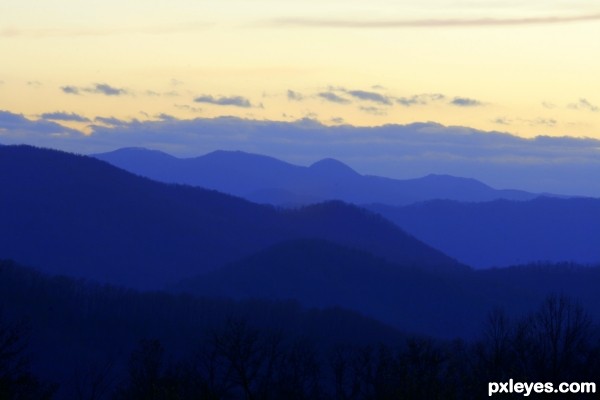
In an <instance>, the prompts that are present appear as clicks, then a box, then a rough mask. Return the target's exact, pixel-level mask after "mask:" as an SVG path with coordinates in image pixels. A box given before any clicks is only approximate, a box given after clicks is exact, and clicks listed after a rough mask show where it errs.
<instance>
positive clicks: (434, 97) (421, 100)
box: [395, 93, 446, 107]
mask: <svg viewBox="0 0 600 400" xmlns="http://www.w3.org/2000/svg"><path fill="white" fill-rule="evenodd" d="M445 98H446V96H444V95H443V94H440V93H426V94H417V95H414V96H411V97H397V98H396V99H395V100H396V103H398V104H400V105H401V106H404V107H411V106H415V105H420V106H424V105H427V104H429V103H431V102H435V101H441V100H444V99H445Z"/></svg>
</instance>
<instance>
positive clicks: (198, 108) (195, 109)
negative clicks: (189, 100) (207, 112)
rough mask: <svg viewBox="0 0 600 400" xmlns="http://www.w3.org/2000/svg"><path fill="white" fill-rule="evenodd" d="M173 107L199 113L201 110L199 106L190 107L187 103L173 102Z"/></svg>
mask: <svg viewBox="0 0 600 400" xmlns="http://www.w3.org/2000/svg"><path fill="white" fill-rule="evenodd" d="M174 106H175V108H178V109H180V110H186V111H191V112H193V113H201V112H202V108H200V107H192V106H190V105H188V104H174Z"/></svg>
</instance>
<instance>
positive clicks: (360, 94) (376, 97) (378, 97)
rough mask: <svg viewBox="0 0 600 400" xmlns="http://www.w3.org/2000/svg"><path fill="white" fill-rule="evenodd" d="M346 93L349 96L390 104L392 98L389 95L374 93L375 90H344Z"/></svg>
mask: <svg viewBox="0 0 600 400" xmlns="http://www.w3.org/2000/svg"><path fill="white" fill-rule="evenodd" d="M346 93H348V94H349V95H350V96H352V97H355V98H357V99H359V100H366V101H372V102H374V103H379V104H385V105H391V104H392V100H391V99H390V98H389V97H387V96H384V95H382V94H379V93H375V92H368V91H365V90H348V91H346Z"/></svg>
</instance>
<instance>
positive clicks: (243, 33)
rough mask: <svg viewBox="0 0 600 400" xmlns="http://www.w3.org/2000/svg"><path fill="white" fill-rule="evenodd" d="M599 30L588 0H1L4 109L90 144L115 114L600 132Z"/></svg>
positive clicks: (30, 137)
mask: <svg viewBox="0 0 600 400" xmlns="http://www.w3.org/2000/svg"><path fill="white" fill-rule="evenodd" d="M598 37H600V3H597V2H592V1H580V0H571V1H563V0H544V1H539V0H531V1H529V2H523V1H514V0H503V1H497V0H405V1H401V2H400V1H391V0H371V1H368V2H366V1H363V0H361V1H359V0H319V1H316V0H305V1H289V0H253V1H248V0H221V1H219V2H208V1H199V0H170V1H168V2H167V1H163V0H144V1H141V0H128V1H126V2H125V1H116V0H103V1H96V0H90V1H86V2H82V1H79V0H44V1H40V0H19V1H15V0H12V1H11V0H5V1H2V2H1V3H0V54H2V55H3V56H2V61H1V63H0V110H2V111H4V112H5V113H7V114H5V116H8V115H13V116H15V118H16V117H19V118H23V119H24V120H23V121H26V122H27V123H30V122H31V123H34V122H35V123H37V126H38V128H39V127H40V126H42V125H44V124H45V125H44V126H46V127H48V126H50V124H56V126H55V128H57V129H53V130H52V132H50V133H49V134H51V135H53V137H54V138H55V139H56V138H59V137H61V136H68V135H73V134H74V132H80V133H81V134H82V135H83V136H84V137H85V138H88V139H90V140H89V141H88V142H85V141H79V143H81V147H80V150H81V151H86V149H89V150H91V151H93V150H94V148H93V147H91V146H89V145H90V144H91V143H94V141H93V139H94V138H93V136H94V134H95V133H97V132H99V131H100V130H102V129H104V128H106V129H113V128H115V126H116V125H115V124H114V123H113V124H111V121H112V122H116V121H119V122H120V123H121V125H122V123H129V124H131V123H134V125H135V124H137V125H135V126H140V127H141V126H145V125H144V124H152V123H156V122H161V121H166V120H169V121H171V122H173V121H179V122H181V123H182V125H176V124H175V125H174V131H173V135H174V136H175V135H182V134H185V132H184V133H182V132H181V129H180V128H181V127H182V126H185V124H186V123H187V122H188V121H193V120H199V119H201V120H204V119H207V120H210V119H214V118H217V120H218V118H219V117H236V118H240V119H244V120H248V121H271V122H288V123H291V124H294V123H297V122H298V121H304V120H312V121H315V122H318V123H319V124H322V125H324V126H328V127H340V126H353V127H363V128H369V127H381V126H386V125H389V124H395V125H407V124H413V123H418V122H423V123H425V122H427V123H429V122H431V123H436V124H441V125H443V126H446V127H454V126H459V127H467V128H473V129H477V130H480V131H483V132H506V133H510V134H512V135H515V136H517V137H519V138H525V139H533V138H535V137H537V136H544V137H546V136H549V137H557V138H560V137H571V138H595V139H600V74H598V71H600V57H598V54H600V41H598V40H597V38H598ZM0 119H1V118H0ZM5 120H6V118H5ZM221 121H222V120H221ZM134 125H130V126H129V128H131V127H132V126H134ZM28 126H29V125H28ZM60 127H64V129H62V130H61V128H60ZM106 129H105V130H106ZM9 130H11V132H8V131H9ZM17 131H18V134H17V133H15V132H17ZM117 131H118V129H117V130H115V134H116V135H119V133H118V132H117ZM40 132H41V131H39V130H38V131H35V132H33V133H31V132H29V131H27V130H26V129H25V128H23V129H17V128H15V125H14V121H13V122H12V125H10V126H9V125H6V124H5V125H0V143H12V142H15V141H18V138H21V141H22V142H24V143H30V144H42V143H46V142H45V141H44V140H42V139H40V136H39V135H40ZM15 135H16V136H17V138H15ZM9 136H10V140H9V139H7V138H8V137H9ZM97 138H98V137H96V139H97ZM179 139H181V138H179ZM179 139H177V140H175V139H174V142H177V141H178V140H179ZM57 140H58V139H57ZM251 140H252V138H250V139H248V138H246V143H240V146H239V147H240V148H247V147H249V146H248V143H247V142H248V141H251ZM86 143H87V144H88V146H86ZM96 143H97V141H96ZM111 143H112V144H114V145H115V146H118V143H119V141H118V140H112V141H111ZM123 143H124V144H125V143H127V144H129V142H128V141H127V140H123ZM594 143H595V142H594ZM139 144H140V145H148V144H150V145H151V144H152V143H148V142H143V143H139ZM161 145H162V146H163V147H164V148H165V149H166V148H167V147H168V146H167V145H168V141H166V142H165V141H163V142H161ZM594 146H595V144H594ZM54 147H59V148H60V147H61V145H60V144H56V146H54ZM62 147H66V146H62ZM96 149H100V147H98V148H96ZM102 149H104V148H102ZM206 149H207V146H205V145H204V146H201V145H199V146H198V147H197V148H191V149H189V148H188V149H187V150H186V153H194V152H195V153H196V154H201V153H202V151H205V150H206ZM179 150H181V149H179ZM213 150H215V149H213ZM255 150H256V151H258V152H263V153H265V152H267V151H268V150H269V148H260V147H258V148H256V149H255ZM596 151H597V150H596ZM272 155H275V156H277V154H272ZM389 173H390V171H388V174H389Z"/></svg>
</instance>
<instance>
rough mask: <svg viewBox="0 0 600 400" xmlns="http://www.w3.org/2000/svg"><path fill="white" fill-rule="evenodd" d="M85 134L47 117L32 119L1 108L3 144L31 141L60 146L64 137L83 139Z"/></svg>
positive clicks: (0, 135)
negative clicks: (46, 118)
mask: <svg viewBox="0 0 600 400" xmlns="http://www.w3.org/2000/svg"><path fill="white" fill-rule="evenodd" d="M83 137H84V135H83V134H82V133H81V132H79V131H77V130H75V129H71V128H67V127H64V126H62V125H60V124H57V123H56V122H52V121H48V120H45V119H39V120H32V119H29V118H26V117H25V116H24V115H23V114H15V113H12V112H10V111H2V110H0V142H2V143H3V144H21V143H31V144H35V145H38V146H48V147H59V146H60V145H61V144H63V143H64V139H66V138H69V139H70V140H74V139H77V140H79V139H81V138H83Z"/></svg>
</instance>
